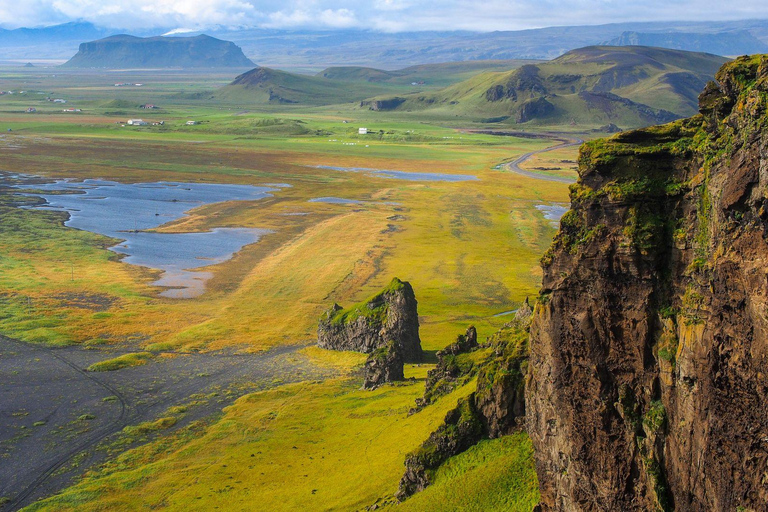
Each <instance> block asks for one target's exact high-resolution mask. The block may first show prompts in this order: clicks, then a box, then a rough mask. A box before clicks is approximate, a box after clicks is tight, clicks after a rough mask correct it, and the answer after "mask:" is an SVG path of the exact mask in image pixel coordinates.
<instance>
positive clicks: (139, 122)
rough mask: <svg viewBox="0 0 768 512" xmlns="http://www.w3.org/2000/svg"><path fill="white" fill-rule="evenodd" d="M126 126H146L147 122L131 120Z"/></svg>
mask: <svg viewBox="0 0 768 512" xmlns="http://www.w3.org/2000/svg"><path fill="white" fill-rule="evenodd" d="M126 124H129V125H131V126H146V125H147V122H146V121H144V120H143V119H129V120H128V122H127V123H126Z"/></svg>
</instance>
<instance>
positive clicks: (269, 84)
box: [213, 60, 533, 105]
mask: <svg viewBox="0 0 768 512" xmlns="http://www.w3.org/2000/svg"><path fill="white" fill-rule="evenodd" d="M526 62H533V61H521V60H507V61H476V62H447V63H443V64H428V65H423V66H412V67H409V68H405V69H401V70H396V71H384V70H381V69H375V68H366V67H359V66H342V67H332V68H328V69H325V70H324V71H321V72H320V73H318V74H317V75H315V76H309V75H300V74H295V73H289V72H286V71H280V70H276V69H270V68H264V67H262V68H256V69H254V70H251V71H249V72H247V73H244V74H242V75H240V76H238V77H237V78H236V79H235V80H234V81H233V82H232V83H231V84H229V85H228V86H227V87H224V88H222V89H221V90H219V91H216V93H214V94H213V98H215V99H217V100H223V101H227V102H236V103H244V104H254V105H264V104H299V105H333V104H338V103H350V102H357V101H360V100H362V99H365V98H370V97H371V96H376V95H386V94H408V93H412V92H413V91H414V90H416V91H423V90H428V89H437V88H440V87H446V86H448V85H451V84H454V83H457V82H461V81H462V80H466V79H468V78H470V77H472V76H474V75H475V74H477V73H479V72H482V71H488V70H504V71H510V70H513V69H515V68H518V67H520V66H521V65H523V64H524V63H526Z"/></svg>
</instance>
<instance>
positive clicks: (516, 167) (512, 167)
mask: <svg viewBox="0 0 768 512" xmlns="http://www.w3.org/2000/svg"><path fill="white" fill-rule="evenodd" d="M548 138H551V139H552V140H559V141H562V142H561V143H560V144H557V145H556V146H551V147H548V148H545V149H539V150H537V151H531V152H530V153H526V154H524V155H521V156H519V157H518V158H517V159H515V160H513V161H512V162H509V163H508V164H505V167H506V168H507V170H508V171H510V172H513V173H515V174H520V175H522V176H525V177H527V178H533V179H536V180H542V181H556V182H558V183H569V184H570V183H575V182H576V180H574V179H571V178H566V177H563V176H550V175H547V174H542V173H540V172H532V171H526V170H525V169H521V168H520V165H521V164H523V163H524V162H525V161H526V160H528V159H529V158H531V157H532V156H533V155H539V154H541V153H546V152H548V151H554V150H556V149H563V148H569V147H572V146H579V145H581V144H583V143H584V141H583V140H581V139H579V138H573V139H566V138H564V137H562V136H560V135H552V136H549V137H548Z"/></svg>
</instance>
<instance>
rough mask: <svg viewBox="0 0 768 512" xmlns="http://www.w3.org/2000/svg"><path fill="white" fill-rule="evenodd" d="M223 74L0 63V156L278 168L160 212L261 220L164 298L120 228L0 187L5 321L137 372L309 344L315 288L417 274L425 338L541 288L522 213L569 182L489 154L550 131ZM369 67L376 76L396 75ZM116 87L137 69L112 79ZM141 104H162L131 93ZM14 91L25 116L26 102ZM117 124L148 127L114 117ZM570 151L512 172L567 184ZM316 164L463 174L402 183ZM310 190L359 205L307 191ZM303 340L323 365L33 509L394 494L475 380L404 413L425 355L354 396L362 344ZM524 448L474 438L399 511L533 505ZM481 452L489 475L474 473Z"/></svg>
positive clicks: (130, 172) (529, 227) (78, 164)
mask: <svg viewBox="0 0 768 512" xmlns="http://www.w3.org/2000/svg"><path fill="white" fill-rule="evenodd" d="M428 71H429V73H432V74H431V75H426V74H425V75H424V76H429V77H430V78H429V80H431V81H432V82H433V83H435V84H440V85H444V84H446V83H447V82H451V83H455V81H457V80H458V79H459V78H461V79H463V78H466V73H468V72H469V71H467V70H453V71H451V72H452V73H454V75H451V77H443V78H440V77H439V70H436V69H429V70H428ZM414 73H415V72H414ZM355 76H356V75H355V73H352V74H351V76H350V73H349V72H346V74H344V75H343V76H340V77H339V78H338V79H339V80H341V79H342V78H343V79H344V80H354V77H355ZM411 76H416V75H415V74H412V75H406V78H408V79H410V77H411ZM233 78H234V76H227V75H193V74H185V73H165V74H159V73H148V72H142V73H128V72H96V71H94V72H62V71H61V70H57V69H39V68H33V69H30V70H26V69H21V68H0V90H5V91H8V90H12V91H14V94H12V95H8V94H6V95H2V96H0V130H2V132H0V150H2V152H3V161H2V164H1V166H0V171H8V172H14V173H25V174H33V175H41V176H46V177H51V178H71V179H85V178H104V179H112V180H117V181H122V182H151V181H158V180H164V181H179V182H184V181H205V182H211V183H237V184H251V185H266V184H274V183H281V184H288V185H290V187H284V188H280V189H277V190H276V191H275V192H273V193H272V195H271V197H268V198H265V199H262V200H258V201H231V202H224V203H216V204H211V205H207V206H203V207H200V208H195V209H192V210H190V211H189V212H187V215H186V216H185V217H183V218H181V219H179V220H177V221H174V222H171V223H169V224H166V225H163V226H161V227H160V228H158V231H164V232H198V231H206V230H209V229H211V228H216V227H258V228H267V229H270V230H272V233H271V234H269V235H266V236H264V237H263V238H262V239H261V240H260V241H259V242H258V243H256V244H252V245H249V246H246V247H244V248H243V249H242V250H241V251H240V252H238V253H237V254H236V255H235V256H234V257H233V258H232V259H230V260H229V261H226V262H223V263H220V264H217V265H214V266H211V267H206V268H205V270H206V271H211V272H212V273H213V277H212V278H211V280H210V281H209V282H208V284H207V288H206V292H205V293H204V294H203V295H201V296H200V297H196V298H194V299H186V300H179V299H168V298H163V297H161V296H159V295H158V293H159V292H160V291H161V290H160V289H159V288H157V287H155V286H153V285H152V282H153V281H154V280H155V279H157V277H158V272H157V271H154V270H151V269H147V268H143V267H136V266H132V265H128V264H126V263H123V262H121V261H120V258H118V257H117V255H116V254H115V253H113V252H111V251H109V250H108V247H110V246H111V245H114V244H115V243H116V241H115V240H112V239H109V238H106V237H103V236H99V235H95V234H92V233H88V232H84V231H78V230H74V229H71V228H68V227H66V226H64V224H63V222H64V220H65V217H64V215H63V214H61V213H56V212H45V211H40V210H34V209H21V208H19V206H20V205H23V204H25V203H28V202H29V199H25V198H23V197H21V196H18V195H15V194H13V192H12V191H10V190H8V189H5V188H0V246H2V247H3V252H2V254H1V255H0V276H2V277H0V333H2V334H4V335H7V336H11V337H14V338H17V339H20V340H23V341H28V342H32V343H39V344H46V345H80V346H82V347H84V348H87V347H89V346H94V345H101V344H107V345H110V344H112V345H116V346H126V347H131V349H134V350H135V351H136V352H137V353H135V354H132V355H130V356H128V357H118V358H116V359H108V360H107V359H106V358H105V360H104V361H101V362H99V363H96V364H94V365H93V366H92V367H91V368H90V370H92V371H122V370H121V369H122V368H129V367H131V366H134V365H142V366H147V367H151V365H152V364H153V355H152V354H153V353H154V352H158V351H164V352H165V351H171V352H199V351H210V350H218V349H227V350H234V351H239V352H259V351H263V350H267V349H270V348H273V347H277V346H284V345H297V346H309V345H312V344H313V343H314V340H315V333H316V329H317V319H318V318H319V316H320V314H321V313H322V312H323V311H324V310H326V309H327V308H328V307H329V306H330V305H331V304H333V303H334V302H337V303H339V304H342V305H349V304H353V303H355V302H357V301H360V300H363V299H365V298H366V297H368V296H371V295H372V294H374V293H376V292H377V291H378V290H380V289H381V288H382V287H383V286H385V285H386V284H387V283H389V282H390V281H391V279H392V277H394V276H397V277H399V278H400V279H402V280H406V281H409V282H410V283H411V284H412V285H413V288H414V290H415V292H416V296H417V299H418V301H419V314H420V324H421V338H422V346H423V347H424V348H425V350H427V351H429V352H430V353H431V352H432V351H436V350H439V349H441V348H443V347H444V346H446V345H447V344H449V343H451V342H452V341H453V340H454V339H455V337H456V335H457V334H459V333H461V332H463V331H464V330H465V329H466V328H467V327H468V326H469V325H474V326H476V327H477V329H478V333H479V337H480V339H481V340H484V339H485V338H486V337H487V336H490V335H491V334H493V333H494V332H495V331H496V330H497V329H499V328H500V327H501V326H502V325H504V323H505V322H506V321H507V320H508V318H509V317H508V316H506V315H503V314H504V313H508V312H509V311H511V310H514V309H516V308H517V307H518V305H519V304H520V303H521V302H522V301H524V300H525V299H526V297H532V296H535V295H536V294H537V293H538V287H539V283H540V278H541V271H540V267H539V258H540V257H541V255H542V254H543V253H544V251H545V250H546V248H547V247H548V245H549V243H550V241H551V239H552V237H553V236H554V234H555V228H554V227H553V226H552V225H551V221H549V220H547V219H545V218H544V216H543V214H542V213H541V212H540V211H539V210H537V208H536V206H539V205H549V204H555V203H559V204H562V203H565V202H567V201H568V188H567V185H565V184H562V183H554V182H548V181H541V180H536V179H532V178H528V177H525V176H521V175H516V174H512V173H509V172H506V171H505V170H504V169H503V168H501V167H500V164H503V163H505V162H509V161H511V160H514V159H516V158H517V157H519V156H520V155H523V154H525V153H528V152H532V151H535V150H539V149H543V148H546V147H549V146H554V145H556V144H557V142H556V141H551V140H548V139H536V138H523V137H510V136H504V137H500V136H494V135H487V134H485V135H484V134H478V133H474V132H473V131H472V130H477V129H485V128H494V127H495V126H494V125H488V124H484V123H483V122H478V120H477V119H472V118H462V117H459V116H457V115H456V114H455V113H453V112H450V113H449V112H439V111H438V112H436V113H434V112H430V113H424V114H423V115H422V114H420V113H418V112H389V113H385V112H374V111H371V110H369V109H368V108H365V107H361V106H360V104H359V102H357V103H343V104H337V105H330V106H327V105H326V106H311V105H310V106H307V105H292V104H285V105H255V104H251V103H250V102H249V101H248V100H247V98H245V99H244V98H243V97H241V96H239V95H235V96H227V95H221V94H216V91H217V90H218V89H219V88H220V87H223V86H224V85H225V84H227V83H229V81H231V80H232V79H233ZM387 80H390V82H384V83H383V85H381V87H390V88H406V87H410V86H409V85H408V84H405V85H403V84H401V83H398V82H397V77H395V78H391V77H390V78H388V79H387ZM121 82H130V83H142V85H141V86H121V87H115V86H114V84H115V83H121ZM393 82H394V83H393ZM355 87H357V88H362V87H363V85H361V84H360V83H357V84H356V85H355ZM20 91H25V92H24V94H21V93H20ZM47 98H52V99H53V98H61V99H65V100H66V101H67V103H66V104H61V103H53V102H51V101H48V100H47ZM145 104H154V105H156V106H157V107H158V108H156V109H142V108H140V105H145ZM30 107H32V108H35V109H36V112H34V113H26V112H25V110H26V109H27V108H30ZM66 108H76V109H80V110H81V111H80V112H63V111H62V110H64V109H66ZM133 118H141V119H143V120H145V121H147V122H149V123H150V124H149V125H147V126H130V125H126V123H125V122H126V121H127V120H128V119H133ZM188 121H194V122H195V124H192V125H188V124H187V122H188ZM160 122H162V124H159V123H160ZM152 123H158V124H156V125H153V124H152ZM359 127H366V128H368V134H366V135H360V134H359V133H358V128H359ZM561 128H562V130H563V131H569V132H571V133H577V130H576V129H575V128H574V127H573V126H563V127H561ZM548 129H549V130H552V127H549V128H548ZM9 130H10V131H9ZM581 136H584V135H583V134H582V135H581ZM576 153H577V148H568V149H563V150H558V151H556V152H552V153H551V154H549V153H542V154H540V155H537V157H536V159H535V160H532V161H529V162H528V163H527V164H526V165H527V166H528V167H530V168H532V169H534V170H535V169H536V168H546V169H548V170H550V171H551V170H553V169H554V172H556V173H557V174H558V175H562V176H569V177H573V176H575V171H574V165H573V162H575V161H576V159H577V154H576ZM319 166H332V167H341V168H371V169H385V170H396V171H408V172H422V173H443V174H462V175H471V176H474V177H476V178H477V179H472V180H468V181H460V182H450V181H408V180H401V179H392V178H388V177H385V176H381V175H376V174H371V173H367V172H353V171H345V170H331V169H327V168H321V167H319ZM321 197H338V198H345V199H352V200H356V201H359V203H355V204H331V203H324V202H312V201H311V200H312V199H316V198H321ZM304 352H305V354H306V355H307V357H308V358H309V359H310V360H311V361H313V362H314V364H317V365H321V366H324V367H332V368H334V369H335V370H336V371H337V372H338V373H339V377H338V378H336V379H331V380H328V381H323V382H305V383H300V384H291V385H284V386H278V387H276V388H275V389H272V390H268V391H264V392H260V393H256V394H252V395H247V396H245V397H243V398H241V399H239V400H238V401H237V402H236V403H234V404H233V405H231V406H229V407H228V408H226V409H225V411H224V412H223V415H222V416H221V418H220V419H218V420H216V421H212V422H208V423H205V424H200V425H196V426H195V425H192V426H184V427H181V428H170V429H168V430H167V431H165V430H163V432H164V433H163V435H161V436H159V437H158V438H155V439H154V440H153V441H151V442H149V443H147V444H144V445H142V446H139V447H137V448H134V449H131V450H129V451H126V452H124V453H122V454H121V455H119V456H117V457H115V458H113V459H111V460H109V461H107V462H106V463H105V464H104V465H103V466H101V467H96V468H90V469H89V470H88V471H87V472H86V473H85V474H84V475H83V476H82V478H81V479H80V480H79V481H77V482H76V483H75V484H74V486H73V487H71V488H68V489H65V490H64V491H63V492H62V493H61V494H59V495H56V496H54V497H51V498H49V499H47V500H44V501H42V502H39V503H37V504H35V505H32V506H31V507H29V510H135V509H136V508H137V507H140V508H141V507H144V508H167V509H171V510H181V509H188V508H190V507H192V508H195V509H212V508H215V507H220V508H224V507H225V506H226V508H227V509H229V510H248V509H252V508H249V507H252V506H253V504H254V503H258V504H259V508H260V509H264V510H277V509H305V510H309V509H312V510H350V509H361V508H364V507H367V506H369V505H372V504H373V503H376V502H377V501H378V502H379V503H380V504H381V505H382V506H389V505H387V504H391V500H392V495H393V493H394V491H395V490H396V488H397V483H398V480H399V478H400V476H401V475H402V472H403V460H404V456H405V454H406V453H408V452H409V451H411V450H413V449H415V448H416V447H417V446H418V445H419V444H420V443H421V442H422V441H423V440H424V439H426V438H427V437H428V435H429V433H430V432H432V431H433V430H434V429H435V428H436V427H437V426H438V425H439V424H440V422H441V421H442V419H443V417H444V416H445V413H446V412H447V411H448V410H450V409H451V408H452V407H453V406H454V405H455V404H456V400H457V399H458V398H460V397H462V396H465V395H466V394H468V393H469V392H470V391H471V390H472V389H473V388H474V384H473V383H469V384H467V385H466V386H464V387H461V388H459V389H458V390H455V391H454V392H453V393H451V394H450V395H448V396H446V397H444V398H442V399H440V400H439V401H438V402H437V403H436V404H434V405H431V406H429V407H427V408H426V409H425V410H423V411H421V412H419V413H418V414H415V415H408V414H407V413H408V410H409V408H410V407H412V406H413V404H414V400H415V399H416V398H417V397H418V396H421V394H422V393H423V381H424V378H425V376H426V372H427V370H429V369H430V368H431V367H432V365H431V364H423V365H419V366H410V367H408V368H407V374H406V377H409V378H410V377H412V379H409V380H407V381H406V382H405V383H402V384H398V385H395V386H386V387H383V388H380V389H378V390H376V391H373V392H371V391H361V390H359V389H358V388H359V386H360V379H359V376H358V375H357V373H356V371H357V369H358V368H359V365H360V364H361V362H362V361H361V358H360V357H357V356H356V355H349V354H335V353H328V352H326V351H323V350H320V349H317V348H314V347H308V348H306V349H304ZM531 453H532V448H531V446H530V442H529V441H528V440H527V437H526V436H525V434H524V433H520V434H516V435H514V436H510V437H507V438H503V439H497V440H492V441H485V442H483V443H481V444H479V445H477V446H476V447H475V448H473V449H472V450H470V451H469V452H467V453H465V454H463V455H461V456H460V457H457V458H456V459H455V460H454V459H452V460H451V461H450V463H449V464H447V465H446V466H445V467H443V468H441V469H440V471H439V472H438V473H437V475H436V480H435V484H434V486H432V487H431V488H429V489H428V490H427V491H425V492H424V493H423V494H421V495H417V496H415V497H414V498H412V500H409V502H406V508H407V509H409V510H455V509H458V508H461V507H462V506H463V505H462V504H466V503H468V502H470V501H472V500H486V501H477V503H478V507H479V508H477V510H530V509H531V507H532V506H533V504H535V503H536V502H537V501H538V498H537V483H536V477H535V472H534V469H533V466H532V458H531ZM488 467H498V468H504V470H503V471H498V472H497V471H493V475H494V477H493V478H491V479H489V478H487V473H486V472H485V470H484V469H483V468H488Z"/></svg>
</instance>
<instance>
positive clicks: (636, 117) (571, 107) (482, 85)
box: [361, 46, 727, 128]
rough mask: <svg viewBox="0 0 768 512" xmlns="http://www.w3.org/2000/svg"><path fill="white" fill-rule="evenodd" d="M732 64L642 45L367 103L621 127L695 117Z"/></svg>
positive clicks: (600, 49)
mask: <svg viewBox="0 0 768 512" xmlns="http://www.w3.org/2000/svg"><path fill="white" fill-rule="evenodd" d="M726 61H727V59H725V58H723V57H719V56H716V55H711V54H706V53H694V52H685V51H679V50H668V49H663V48H650V47H644V46H621V47H619V46H592V47H587V48H581V49H577V50H573V51H570V52H568V53H566V54H565V55H563V56H562V57H559V58H557V59H555V60H552V61H549V62H545V63H541V64H528V65H525V66H522V67H521V68H519V69H517V70H514V71H510V72H506V73H484V74H481V75H479V76H477V77H475V78H472V79H470V80H468V81H465V82H461V83H458V84H455V85H452V86H450V87H447V88H445V89H442V90H440V91H436V92H433V93H427V94H411V95H403V96H394V97H391V96H390V97H378V98H373V99H370V100H366V101H364V102H362V103H361V106H363V107H366V108H370V109H372V110H427V109H429V110H436V111H440V110H442V111H443V112H445V113H446V114H448V113H453V112H456V113H460V114H462V115H465V116H476V117H485V118H494V120H498V121H501V120H507V121H509V122H514V123H527V122H536V123H539V124H565V123H578V124H580V125H603V124H608V123H614V124H616V125H618V126H620V127H621V128H628V127H637V126H646V125H650V124H656V123H661V122H666V121H670V120H673V119H676V118H679V117H683V116H687V115H690V114H693V113H695V112H696V109H697V97H698V95H699V93H700V92H701V90H702V89H703V88H704V85H705V84H706V83H707V81H708V80H711V79H712V78H713V77H714V74H715V72H716V71H717V70H718V68H719V67H720V66H721V65H722V64H723V63H724V62H726Z"/></svg>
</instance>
